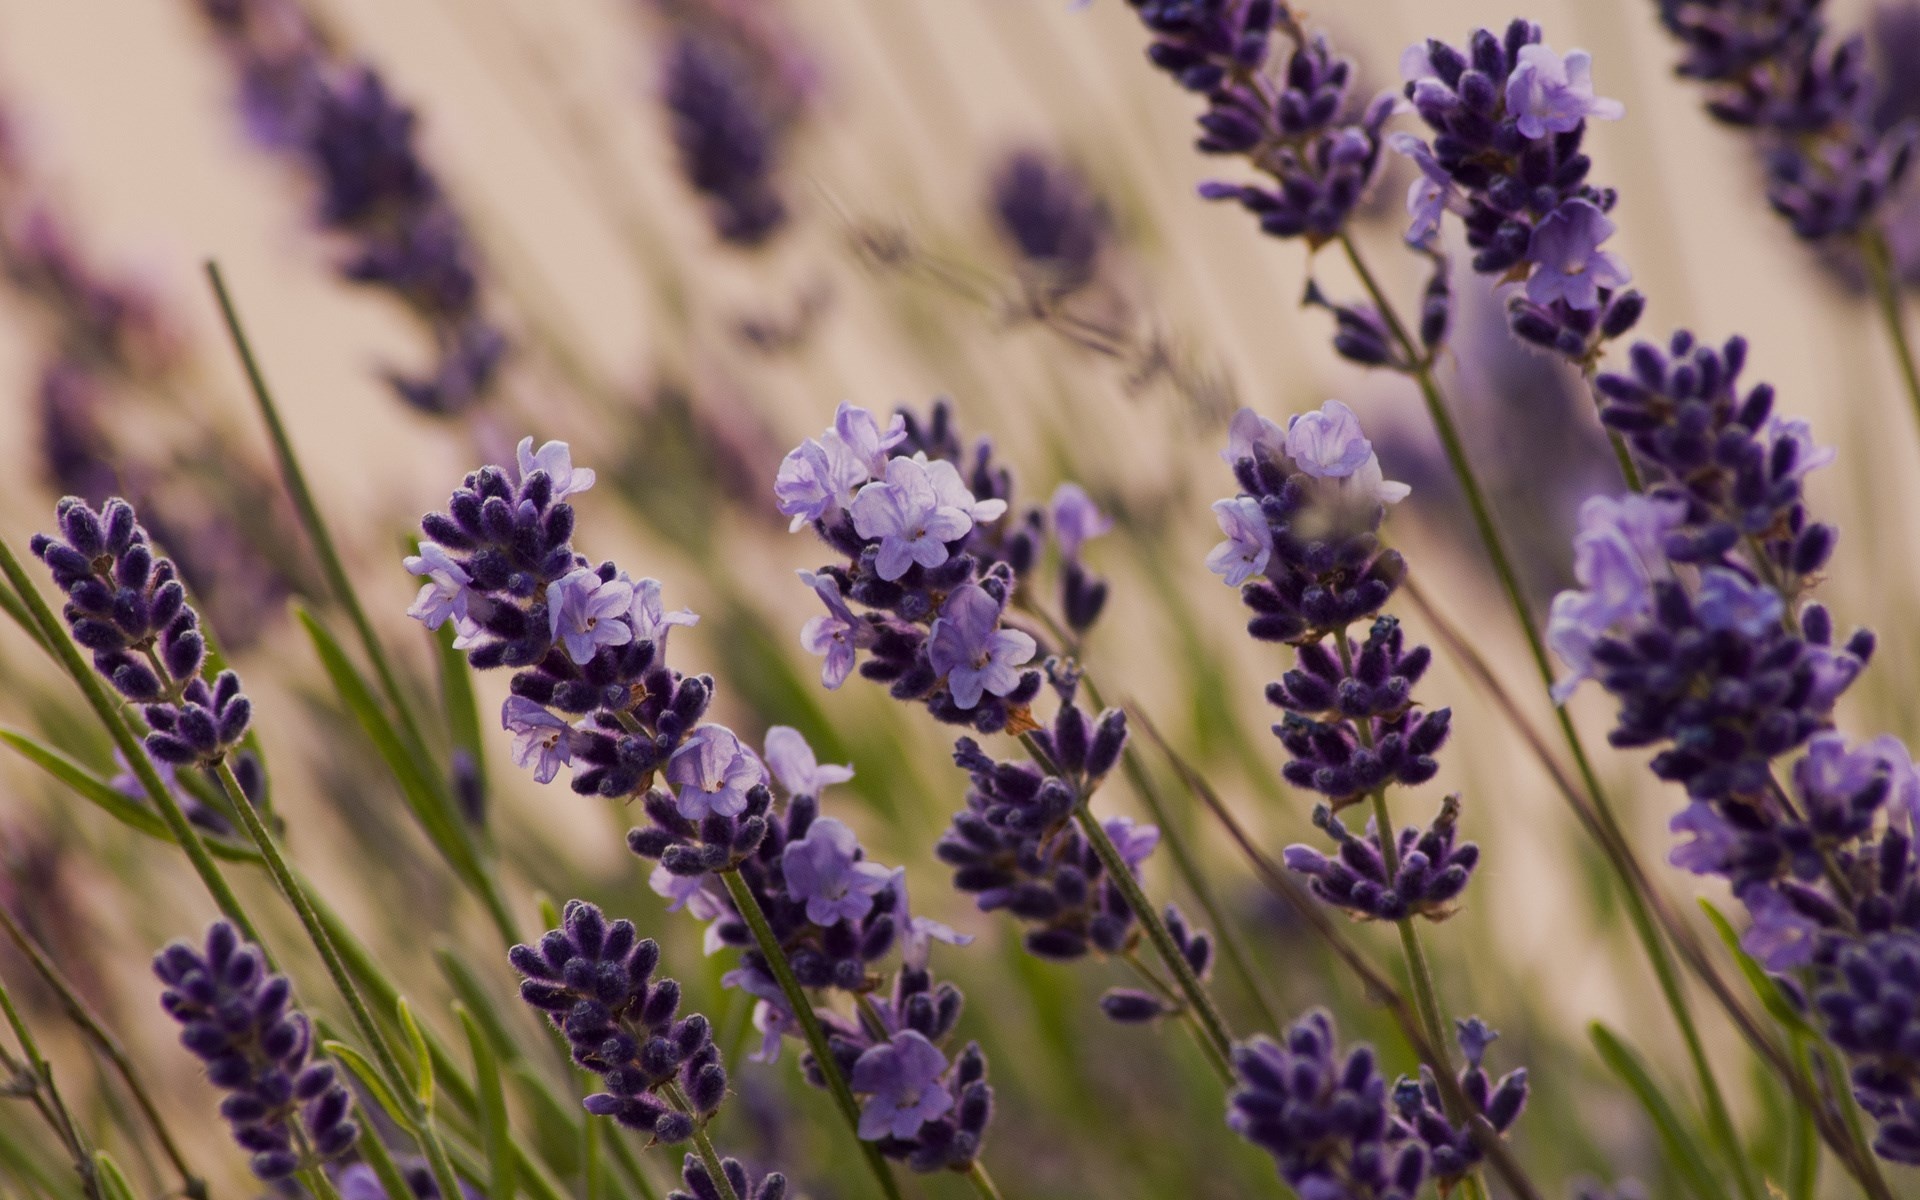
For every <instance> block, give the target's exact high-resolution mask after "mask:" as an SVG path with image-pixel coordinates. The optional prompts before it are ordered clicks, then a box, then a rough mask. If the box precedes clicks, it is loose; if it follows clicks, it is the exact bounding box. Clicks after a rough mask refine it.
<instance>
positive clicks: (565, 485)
mask: <svg viewBox="0 0 1920 1200" xmlns="http://www.w3.org/2000/svg"><path fill="white" fill-rule="evenodd" d="M517 457H518V458H519V460H520V478H521V479H522V480H523V481H524V480H525V479H526V477H527V476H529V475H531V474H533V473H534V472H535V471H545V472H546V473H547V478H549V479H551V480H553V499H554V502H555V503H556V504H557V503H559V502H560V501H562V500H565V499H566V498H567V497H568V496H578V495H579V494H580V493H581V492H584V491H586V490H587V489H588V488H590V487H592V486H593V481H594V479H595V478H597V476H596V475H595V474H594V472H593V469H592V468H591V467H576V466H574V465H573V452H572V451H571V450H569V449H568V448H567V444H566V443H565V442H548V443H547V444H546V445H544V446H542V447H540V448H539V449H538V450H535V449H534V448H533V439H532V438H530V437H525V438H521V439H520V446H519V449H518V451H517Z"/></svg>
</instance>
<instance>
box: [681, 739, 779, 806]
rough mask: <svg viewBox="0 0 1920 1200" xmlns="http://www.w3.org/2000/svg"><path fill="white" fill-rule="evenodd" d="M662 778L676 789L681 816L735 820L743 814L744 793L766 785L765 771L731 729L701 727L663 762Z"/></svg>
mask: <svg viewBox="0 0 1920 1200" xmlns="http://www.w3.org/2000/svg"><path fill="white" fill-rule="evenodd" d="M666 779H667V782H668V783H670V784H672V785H674V787H675V788H676V789H677V793H676V794H677V795H678V797H679V808H680V815H681V816H682V817H685V818H687V819H688V820H697V819H699V818H701V817H706V816H717V817H736V816H739V815H740V814H741V813H742V812H745V811H746V808H747V804H748V793H749V792H751V791H752V790H753V789H754V788H756V787H765V786H766V783H767V770H766V768H765V767H764V766H762V765H761V764H760V760H759V758H758V757H756V756H755V755H754V753H753V751H751V750H749V749H747V748H746V747H745V746H743V745H741V743H740V739H739V738H738V737H736V736H734V733H733V731H732V730H730V729H728V728H727V727H726V726H724V725H702V726H700V727H699V728H698V729H696V730H694V731H693V732H692V733H690V734H688V735H687V739H686V741H685V742H683V743H682V744H681V746H680V748H679V749H678V750H675V751H674V752H673V757H671V758H669V759H668V760H667V769H666Z"/></svg>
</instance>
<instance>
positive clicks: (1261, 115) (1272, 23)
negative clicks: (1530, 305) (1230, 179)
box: [1128, 0, 1393, 246]
mask: <svg viewBox="0 0 1920 1200" xmlns="http://www.w3.org/2000/svg"><path fill="white" fill-rule="evenodd" d="M1128 3H1129V4H1130V5H1131V6H1132V8H1133V9H1134V11H1135V12H1136V13H1137V14H1138V15H1139V17H1140V20H1141V22H1142V23H1143V24H1144V25H1146V27H1147V29H1148V30H1149V31H1151V32H1152V34H1153V35H1154V42H1153V44H1152V45H1151V46H1150V47H1149V48H1148V50H1147V57H1148V58H1149V59H1151V60H1152V62H1153V64H1154V65H1155V66H1157V67H1159V68H1160V69H1161V70H1163V71H1165V72H1167V73H1168V74H1169V75H1172V76H1173V77H1174V79H1175V80H1176V81H1177V82H1178V83H1179V84H1180V86H1181V87H1183V88H1185V89H1187V90H1188V91H1190V92H1195V93H1198V94H1201V95H1204V96H1205V97H1206V98H1207V111H1206V112H1205V113H1203V114H1202V115H1201V116H1200V118H1199V122H1200V128H1201V137H1200V140H1199V142H1198V143H1197V145H1198V146H1199V148H1200V149H1201V150H1202V151H1203V152H1205V153H1208V154H1231V155H1244V156H1246V157H1247V158H1248V159H1249V160H1250V161H1251V162H1252V163H1253V165H1254V166H1256V167H1257V168H1258V169H1260V170H1261V171H1262V172H1264V173H1266V174H1268V175H1270V176H1271V177H1272V178H1273V180H1274V184H1275V186H1272V187H1264V186H1252V185H1243V184H1231V183H1206V184H1202V185H1201V189H1200V194H1201V195H1202V196H1204V197H1206V198H1208V199H1210V200H1235V201H1238V202H1239V203H1240V204H1242V205H1244V206H1245V207H1246V208H1247V209H1248V211H1250V212H1252V213H1253V214H1254V215H1255V216H1256V217H1258V218H1259V220H1260V228H1261V229H1262V230H1263V231H1264V232H1266V233H1268V234H1271V235H1272V236H1274V237H1281V238H1290V237H1303V238H1305V239H1306V240H1307V242H1308V244H1309V245H1313V246H1319V245H1321V244H1323V243H1325V242H1327V241H1329V240H1331V239H1333V238H1336V237H1338V236H1340V234H1341V233H1342V232H1343V230H1344V229H1345V227H1346V223H1347V221H1348V219H1349V218H1350V217H1351V216H1352V214H1353V210H1354V207H1355V206H1356V205H1358V204H1359V202H1360V200H1361V197H1362V196H1363V195H1364V194H1365V192H1366V189H1367V185H1368V184H1369V183H1371V182H1372V180H1373V177H1374V175H1375V174H1376V173H1377V171H1378V169H1379V165H1380V133H1381V128H1382V126H1384V125H1385V124H1386V121H1387V118H1388V117H1389V116H1391V115H1392V113H1393V97H1392V96H1391V95H1390V94H1383V95H1380V96H1377V97H1375V98H1374V99H1373V101H1372V102H1370V103H1369V104H1367V105H1366V107H1365V109H1364V110H1363V111H1361V112H1359V113H1351V112H1349V111H1348V110H1349V107H1350V106H1349V104H1348V100H1347V90H1348V87H1349V85H1350V83H1351V78H1352V74H1353V67H1352V64H1351V63H1349V62H1348V61H1347V60H1345V59H1343V58H1339V57H1337V56H1335V54H1334V53H1333V49H1332V47H1331V46H1330V45H1329V44H1328V42H1327V40H1326V39H1325V38H1323V37H1317V36H1316V37H1309V36H1308V35H1307V33H1306V31H1305V30H1303V29H1302V28H1301V27H1300V25H1299V23H1298V22H1297V21H1296V19H1295V18H1294V16H1293V13H1292V11H1291V10H1290V9H1289V8H1288V6H1287V5H1286V4H1284V3H1281V2H1279V0H1229V2H1226V3H1204V4H1191V3H1184V2H1176V0H1128ZM1276 27H1278V28H1279V29H1280V31H1281V32H1282V33H1284V34H1285V35H1286V36H1287V37H1288V39H1289V40H1291V41H1292V42H1293V44H1294V45H1293V51H1292V53H1291V54H1290V55H1289V56H1288V58H1287V60H1286V63H1285V69H1284V72H1282V73H1281V77H1280V78H1279V79H1276V80H1268V79H1266V78H1265V74H1266V72H1267V68H1268V60H1269V57H1270V55H1271V53H1272V44H1271V43H1272V34H1273V30H1274V29H1275V28H1276Z"/></svg>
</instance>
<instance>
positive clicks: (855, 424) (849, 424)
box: [830, 400, 907, 478]
mask: <svg viewBox="0 0 1920 1200" xmlns="http://www.w3.org/2000/svg"><path fill="white" fill-rule="evenodd" d="M830 436H833V437H837V438H838V439H839V440H840V444H841V445H842V446H844V447H846V450H847V453H848V454H850V455H851V456H852V458H853V460H854V461H855V462H857V463H859V464H860V465H861V467H862V468H864V469H865V470H866V473H867V476H868V478H872V477H873V476H876V475H881V474H884V473H885V472H886V469H887V456H888V452H889V451H891V450H892V449H893V448H894V447H895V446H898V445H899V444H900V443H901V442H904V441H906V440H907V419H906V417H905V416H903V415H902V414H900V413H895V414H893V423H892V424H890V425H888V426H887V427H886V429H885V430H882V429H881V428H880V422H879V421H878V420H876V419H875V417H874V415H873V414H872V413H870V412H868V411H867V410H866V409H864V408H857V407H855V406H854V404H853V402H852V401H849V400H842V401H841V402H840V407H839V409H837V410H836V411H835V412H834V414H833V432H832V434H831V435H830Z"/></svg>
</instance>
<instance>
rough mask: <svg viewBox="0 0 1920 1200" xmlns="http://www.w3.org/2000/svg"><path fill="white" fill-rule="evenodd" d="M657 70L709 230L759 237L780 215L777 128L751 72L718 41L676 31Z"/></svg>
mask: <svg viewBox="0 0 1920 1200" xmlns="http://www.w3.org/2000/svg"><path fill="white" fill-rule="evenodd" d="M663 74H664V80H663V83H662V87H661V93H662V99H663V100H664V102H665V104H666V107H667V112H668V115H669V117H670V118H671V120H672V131H673V141H674V146H675V148H676V149H677V150H678V151H679V156H680V170H681V173H682V174H683V175H684V176H685V177H686V180H687V182H688V184H690V185H691V186H692V187H693V189H694V190H695V191H696V192H698V193H700V195H701V197H702V198H703V199H704V200H705V201H706V204H707V212H708V216H709V218H710V219H711V220H712V222H713V229H714V232H715V233H717V234H718V235H719V236H720V238H721V239H722V240H724V241H728V242H733V243H735V244H737V245H741V246H756V245H759V244H761V243H762V242H765V241H766V240H767V239H768V238H770V237H772V236H773V235H774V234H775V233H777V232H778V231H779V229H780V227H781V226H782V225H783V224H785V222H786V219H787V206H786V203H785V202H784V201H783V200H782V199H781V197H780V192H779V189H778V186H777V184H776V179H775V176H776V174H777V170H778V166H779V159H780V155H781V150H782V146H781V143H782V141H783V140H784V138H783V135H784V133H785V130H784V129H783V128H782V125H781V123H780V122H779V121H778V120H777V118H776V116H775V114H773V113H770V112H768V111H767V109H766V106H765V103H764V100H763V97H762V96H761V95H759V94H758V92H757V91H756V89H755V76H754V73H753V71H752V70H751V69H750V67H749V65H748V64H747V63H745V62H742V61H741V60H740V59H739V57H738V56H737V55H736V53H735V52H734V51H733V50H732V49H731V48H730V47H728V46H727V45H726V44H724V43H723V42H720V41H718V40H716V39H711V38H702V37H700V36H697V35H695V34H683V35H681V36H680V37H679V38H677V39H675V41H674V42H673V44H672V46H671V48H670V49H669V50H668V51H667V54H666V59H665V63H664V68H663Z"/></svg>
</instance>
